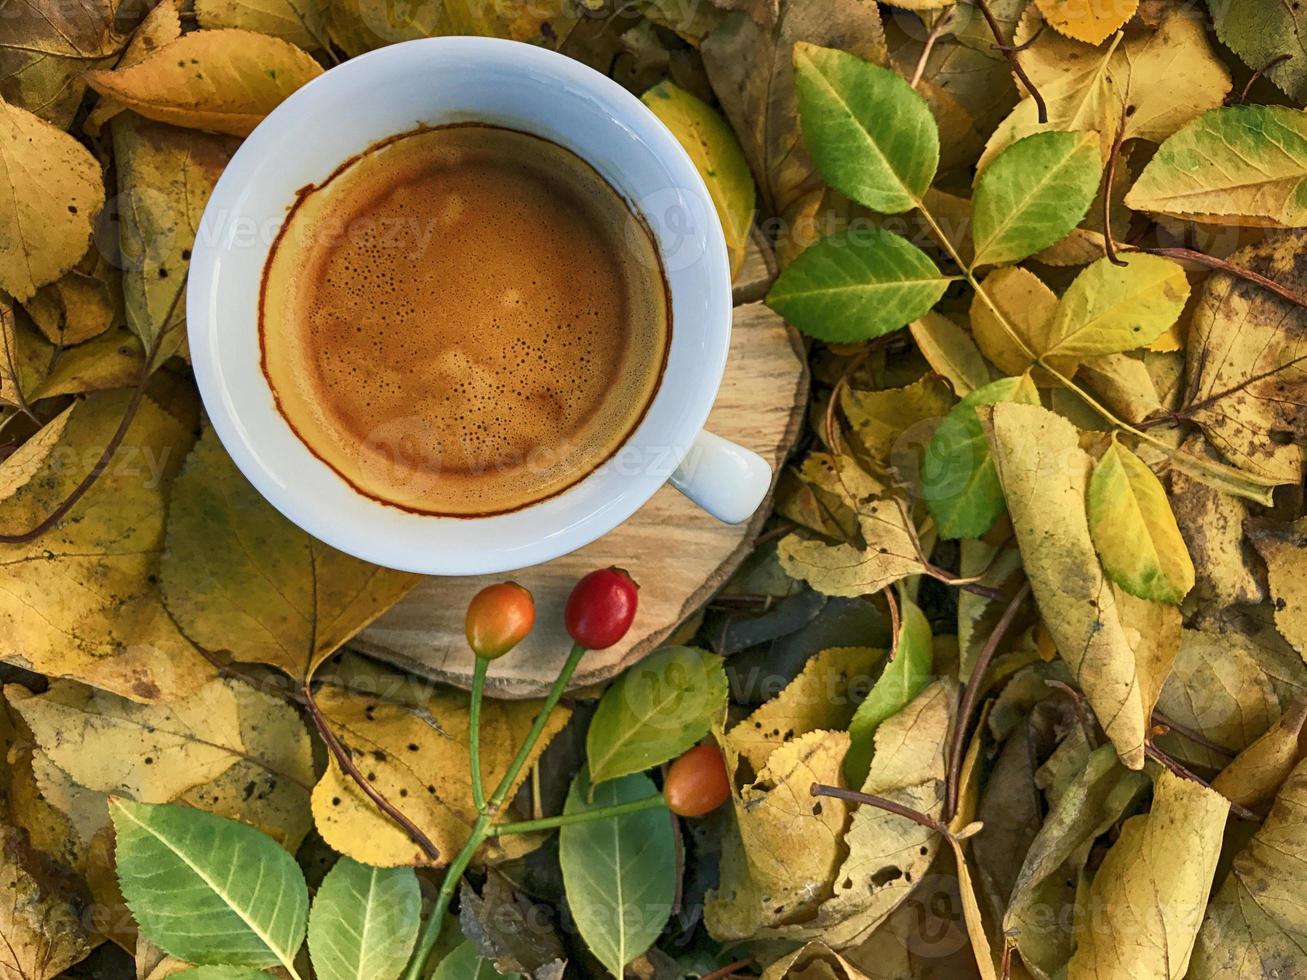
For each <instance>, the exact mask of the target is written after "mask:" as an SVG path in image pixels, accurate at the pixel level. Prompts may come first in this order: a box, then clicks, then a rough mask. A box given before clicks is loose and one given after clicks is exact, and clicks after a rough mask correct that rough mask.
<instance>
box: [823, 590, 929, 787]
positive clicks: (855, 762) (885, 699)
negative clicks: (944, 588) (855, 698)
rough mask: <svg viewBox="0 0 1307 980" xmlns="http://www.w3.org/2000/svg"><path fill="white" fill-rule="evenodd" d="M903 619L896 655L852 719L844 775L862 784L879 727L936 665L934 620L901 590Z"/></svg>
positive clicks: (852, 783) (909, 699) (922, 684)
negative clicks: (929, 619) (932, 633)
mask: <svg viewBox="0 0 1307 980" xmlns="http://www.w3.org/2000/svg"><path fill="white" fill-rule="evenodd" d="M899 610H900V616H901V623H900V625H899V637H898V644H897V649H896V651H895V653H894V659H893V660H891V661H890V662H889V663H888V664H886V665H885V669H884V670H883V671H882V672H881V675H880V677H879V678H878V679H877V681H876V684H875V686H873V687H872V689H871V691H870V692H869V693H868V694H867V699H866V700H865V701H863V702H862V704H860V705H858V710H857V711H855V712H854V714H853V721H851V722H850V723H849V738H850V744H849V751H848V753H847V754H846V755H845V756H844V778H845V781H846V782H847V783H848V784H849V785H850V786H861V785H862V784H863V782H864V781H865V780H866V778H867V771H868V769H869V768H870V766H871V755H872V750H873V749H874V747H875V739H876V730H877V729H878V728H879V727H880V725H881V722H884V721H886V720H888V719H890V718H892V717H894V716H895V715H896V714H898V713H899V712H900V711H902V710H903V709H904V708H905V707H907V706H908V704H910V703H911V702H912V700H913V699H914V698H915V697H916V696H917V695H918V694H920V693H921V692H922V691H923V690H924V689H925V687H926V685H927V684H928V683H929V682H930V676H931V670H932V668H933V666H934V637H933V636H932V635H931V632H930V623H929V622H927V620H926V617H925V614H923V613H922V611H921V610H920V609H918V608H917V604H916V603H915V602H913V601H912V600H911V599H909V598H907V596H906V595H905V594H904V592H903V590H902V589H900V590H899Z"/></svg>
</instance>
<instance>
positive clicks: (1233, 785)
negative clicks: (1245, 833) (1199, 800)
mask: <svg viewBox="0 0 1307 980" xmlns="http://www.w3.org/2000/svg"><path fill="white" fill-rule="evenodd" d="M1304 726H1307V698H1299V699H1298V700H1297V701H1296V702H1294V703H1293V704H1292V705H1290V706H1289V710H1288V711H1286V712H1285V713H1284V714H1283V715H1281V716H1280V720H1279V721H1277V722H1276V723H1275V727H1273V728H1272V729H1271V730H1270V731H1268V732H1267V733H1266V734H1265V735H1263V736H1262V737H1261V738H1259V739H1258V740H1257V741H1255V742H1253V744H1252V745H1250V746H1248V748H1246V749H1244V750H1243V751H1242V752H1240V753H1239V754H1238V755H1237V756H1235V758H1234V761H1232V762H1231V763H1230V764H1229V765H1228V766H1226V767H1225V768H1224V769H1222V770H1221V773H1220V775H1218V776H1217V777H1216V778H1215V779H1214V780H1212V789H1214V790H1216V791H1217V792H1218V793H1220V794H1221V795H1222V796H1224V797H1225V798H1226V799H1227V800H1230V801H1231V802H1232V803H1238V804H1240V805H1242V806H1246V807H1255V806H1260V805H1261V804H1263V803H1265V802H1266V801H1267V800H1270V799H1272V798H1273V797H1274V796H1275V794H1276V793H1278V792H1279V790H1280V786H1281V785H1282V784H1283V783H1284V781H1285V780H1286V779H1288V778H1289V774H1290V773H1291V772H1293V768H1294V766H1296V765H1297V764H1298V763H1299V762H1300V761H1301V760H1302V759H1303V757H1304V755H1307V737H1304Z"/></svg>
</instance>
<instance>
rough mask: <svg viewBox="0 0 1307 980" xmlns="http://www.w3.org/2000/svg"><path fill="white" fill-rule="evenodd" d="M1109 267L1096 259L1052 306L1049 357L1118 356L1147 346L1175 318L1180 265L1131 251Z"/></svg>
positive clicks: (1182, 283) (1185, 291)
mask: <svg viewBox="0 0 1307 980" xmlns="http://www.w3.org/2000/svg"><path fill="white" fill-rule="evenodd" d="M1122 261H1124V262H1125V265H1114V264H1113V263H1112V262H1110V261H1109V260H1107V259H1106V258H1102V259H1098V260H1097V261H1095V262H1092V263H1090V264H1089V265H1087V266H1085V268H1084V269H1083V270H1081V272H1080V274H1079V275H1078V276H1076V278H1075V280H1074V281H1073V282H1072V283H1071V285H1070V286H1069V287H1068V288H1067V291H1066V293H1065V294H1063V296H1062V299H1061V300H1060V301H1059V302H1058V304H1057V313H1056V314H1054V317H1053V326H1052V328H1051V329H1050V330H1049V341H1050V346H1049V348H1048V350H1046V351H1043V352H1042V353H1043V354H1044V355H1046V356H1051V357H1095V356H1099V355H1102V354H1119V353H1121V352H1122V351H1128V350H1134V349H1135V348H1136V347H1143V346H1145V345H1147V344H1151V343H1152V342H1153V341H1154V340H1156V339H1157V338H1158V337H1160V336H1161V335H1162V334H1164V333H1166V331H1167V329H1168V328H1169V327H1170V326H1171V324H1173V323H1175V321H1176V320H1178V319H1179V318H1180V314H1181V312H1183V311H1184V304H1185V301H1186V300H1187V299H1188V298H1189V280H1188V279H1186V278H1185V274H1184V270H1183V269H1182V268H1180V266H1179V265H1177V264H1176V263H1174V262H1172V261H1170V260H1169V259H1163V258H1160V257H1158V256H1156V255H1144V254H1141V253H1137V252H1136V253H1134V254H1130V255H1126V256H1125V257H1124V259H1123V260H1122Z"/></svg>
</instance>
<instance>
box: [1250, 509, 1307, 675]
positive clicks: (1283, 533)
mask: <svg viewBox="0 0 1307 980" xmlns="http://www.w3.org/2000/svg"><path fill="white" fill-rule="evenodd" d="M1250 537H1251V538H1252V540H1253V544H1254V545H1255V546H1256V547H1257V551H1258V553H1259V554H1260V555H1261V556H1262V561H1264V562H1266V577H1267V580H1268V582H1269V583H1270V588H1271V602H1272V604H1273V605H1274V607H1275V627H1276V629H1278V630H1279V631H1280V635H1281V636H1283V637H1284V638H1285V640H1287V641H1288V643H1289V645H1290V646H1292V647H1293V648H1294V649H1295V650H1297V651H1298V652H1299V653H1300V654H1302V657H1303V659H1304V660H1307V576H1304V575H1303V570H1304V562H1307V517H1302V518H1299V519H1298V520H1297V521H1296V522H1295V523H1293V524H1290V525H1289V526H1287V527H1283V526H1277V525H1268V526H1265V527H1258V528H1254V529H1253V530H1252V533H1251V535H1250Z"/></svg>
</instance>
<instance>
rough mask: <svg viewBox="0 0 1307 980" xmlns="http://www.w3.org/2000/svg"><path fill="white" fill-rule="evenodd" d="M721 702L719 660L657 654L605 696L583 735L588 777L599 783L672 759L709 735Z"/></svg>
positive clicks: (676, 651) (683, 652)
mask: <svg viewBox="0 0 1307 980" xmlns="http://www.w3.org/2000/svg"><path fill="white" fill-rule="evenodd" d="M726 698H727V685H726V671H725V670H724V669H723V668H722V658H721V657H718V656H715V655H713V654H711V653H708V652H706V651H704V650H698V649H695V648H694V647H667V648H665V649H663V650H659V651H658V652H657V653H655V654H654V655H653V656H652V657H649V658H648V659H646V660H642V661H641V662H640V663H638V664H636V665H635V666H634V667H632V668H631V669H630V670H627V671H626V672H625V673H623V674H622V675H621V676H620V677H619V678H618V679H617V681H616V682H615V683H614V684H613V685H612V686H611V687H609V688H608V690H607V691H605V692H604V696H603V698H602V699H601V700H600V702H599V707H598V708H597V709H596V710H595V714H594V718H593V719H592V720H591V722H590V730H589V732H588V733H587V735H586V756H587V758H588V759H589V764H590V778H591V779H592V780H593V781H594V782H595V783H596V784H597V783H602V782H604V781H605V780H609V779H615V778H617V777H618V776H626V775H629V774H630V773H633V772H643V771H644V770H646V769H649V768H652V767H653V766H657V765H660V764H661V763H664V762H666V761H667V760H668V759H673V758H675V757H676V756H678V755H680V754H681V753H682V752H684V751H685V750H686V749H688V748H690V747H691V746H692V745H694V743H695V742H697V741H699V739H701V738H703V736H704V735H706V734H708V729H709V727H710V726H711V725H712V723H713V721H714V720H717V719H719V718H720V717H721V714H722V712H723V711H724V710H725V709H726Z"/></svg>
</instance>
